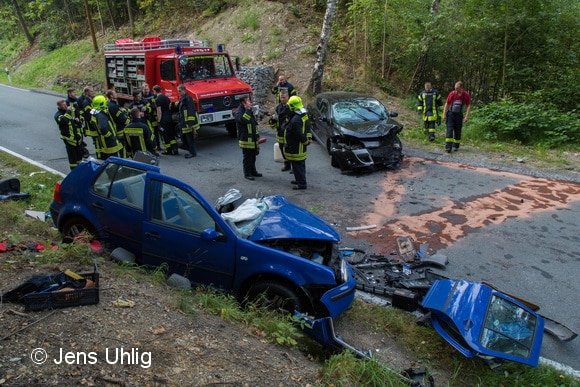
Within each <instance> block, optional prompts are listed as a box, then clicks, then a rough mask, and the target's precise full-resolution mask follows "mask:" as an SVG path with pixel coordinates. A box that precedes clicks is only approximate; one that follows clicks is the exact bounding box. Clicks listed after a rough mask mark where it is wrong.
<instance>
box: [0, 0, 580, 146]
mask: <svg viewBox="0 0 580 387" xmlns="http://www.w3.org/2000/svg"><path fill="white" fill-rule="evenodd" d="M248 1H249V0H240V1H235V0H187V1H182V0H172V1H169V0H155V1H153V0H126V1H117V2H116V1H112V0H27V1H24V0H11V1H4V2H1V3H0V17H2V20H4V23H2V25H0V36H1V38H0V44H1V46H2V47H3V48H4V50H2V51H3V52H4V54H1V53H0V64H3V65H5V67H9V66H10V65H11V61H12V60H14V57H13V56H12V57H11V56H10V55H11V53H14V52H17V51H18V50H17V49H15V48H18V47H20V48H21V49H24V48H26V46H27V45H29V44H30V43H33V44H35V45H38V46H40V47H42V48H44V49H45V50H48V51H50V50H54V49H57V48H58V47H60V46H62V45H64V44H68V43H70V42H73V41H74V40H76V39H79V38H86V37H87V36H89V33H90V31H89V28H88V27H87V9H88V11H89V13H90V15H91V20H92V22H93V25H94V29H96V30H97V31H104V30H107V29H118V28H119V27H120V26H121V25H126V24H127V23H129V20H137V21H139V20H148V22H149V23H151V24H150V25H153V26H154V27H155V24H157V25H163V24H169V23H170V20H171V18H172V16H171V15H175V14H176V13H179V14H180V15H189V16H190V17H191V18H192V19H197V18H200V19H202V18H209V17H213V16H216V15H219V14H220V13H223V12H227V11H228V9H229V8H231V7H234V6H240V5H241V6H243V5H244V3H246V2H248ZM279 2H280V3H283V4H284V5H285V6H286V7H287V8H288V17H293V18H296V19H297V20H298V21H299V22H300V23H303V24H305V25H309V27H312V29H314V30H318V31H319V30H320V24H321V20H322V15H324V11H325V9H326V5H327V2H326V1H325V0H308V1H298V0H280V1H279ZM313 15H314V16H313ZM579 31H580V2H579V1H569V0H443V1H442V0H339V1H338V2H337V15H336V18H335V21H334V25H333V28H332V33H331V40H330V44H329V49H330V52H331V55H334V56H335V58H336V57H338V58H340V60H341V61H344V63H348V66H349V68H350V70H351V75H350V77H351V79H349V80H348V81H347V82H345V83H344V85H345V88H348V87H350V88H354V89H356V88H357V85H360V84H365V83H367V84H368V83H373V84H376V85H378V86H379V87H380V88H381V89H383V90H384V91H386V92H388V93H390V94H395V95H399V96H409V95H415V94H416V93H418V91H420V90H421V89H422V85H423V83H424V82H425V81H430V82H432V83H433V84H434V85H435V86H436V87H437V88H438V89H439V90H440V92H441V94H442V95H443V96H446V95H447V92H448V91H450V90H451V89H452V88H453V84H454V83H455V81H457V80H462V81H463V82H464V84H465V86H466V89H467V90H468V91H469V92H470V93H471V94H472V98H473V100H474V103H475V104H476V105H477V106H478V107H479V109H477V114H474V115H473V116H474V118H477V119H475V120H474V125H481V132H482V135H483V136H486V138H488V139H489V140H494V139H496V140H504V141H512V140H515V141H517V142H521V143H524V144H526V143H529V144H541V145H545V146H549V147H554V146H559V145H577V144H578V143H580V141H579V140H580V128H579V127H578V122H579V121H580V120H579V119H578V118H580V117H579V111H580V109H579V104H578V100H577V90H579V89H580V78H579V74H580V71H578V70H579V66H578V56H579V54H580V32H579ZM30 38H31V39H32V42H31V41H30ZM27 40H28V42H27ZM7 47H8V48H11V49H8V50H6V48H7ZM327 71H328V69H327Z"/></svg>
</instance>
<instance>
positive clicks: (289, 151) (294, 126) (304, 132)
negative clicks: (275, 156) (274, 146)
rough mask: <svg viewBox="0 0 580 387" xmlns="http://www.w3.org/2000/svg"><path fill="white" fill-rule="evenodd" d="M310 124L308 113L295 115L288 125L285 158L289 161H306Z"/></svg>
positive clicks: (285, 137) (285, 136) (285, 135)
mask: <svg viewBox="0 0 580 387" xmlns="http://www.w3.org/2000/svg"><path fill="white" fill-rule="evenodd" d="M309 126H310V122H309V121H308V114H306V112H300V113H294V114H293V115H291V118H290V121H289V122H288V124H287V125H286V130H285V131H284V139H285V142H286V147H285V148H284V157H286V159H287V160H289V161H301V160H306V147H307V145H308V139H309V137H308V135H309V134H310V135H312V134H311V133H310V128H309Z"/></svg>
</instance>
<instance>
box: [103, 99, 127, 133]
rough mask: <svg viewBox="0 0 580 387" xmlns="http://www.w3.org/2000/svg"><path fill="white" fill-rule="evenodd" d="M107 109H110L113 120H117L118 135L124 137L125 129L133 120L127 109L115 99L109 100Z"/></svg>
mask: <svg viewBox="0 0 580 387" xmlns="http://www.w3.org/2000/svg"><path fill="white" fill-rule="evenodd" d="M107 109H109V115H110V116H111V117H112V118H113V121H115V126H116V128H117V136H119V137H123V129H124V128H125V126H127V125H128V124H129V122H131V119H130V118H129V115H128V114H127V110H126V109H125V108H122V107H121V106H119V104H118V103H117V101H113V100H108V101H107Z"/></svg>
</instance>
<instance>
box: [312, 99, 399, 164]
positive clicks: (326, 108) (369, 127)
mask: <svg viewBox="0 0 580 387" xmlns="http://www.w3.org/2000/svg"><path fill="white" fill-rule="evenodd" d="M308 114H309V116H310V119H311V122H312V134H313V136H314V138H315V139H316V140H317V141H318V142H319V143H320V144H321V145H322V146H324V147H325V148H326V150H327V152H328V154H329V155H330V162H331V165H332V166H333V167H337V168H340V169H341V170H342V171H352V170H359V169H362V168H369V167H371V168H375V167H384V168H388V169H396V168H399V167H400V165H401V161H402V158H403V145H402V143H401V140H400V139H399V136H398V134H399V133H400V132H401V130H403V125H401V124H400V123H398V122H397V121H395V120H393V119H392V117H397V113H396V112H391V113H389V112H388V111H387V109H386V108H385V107H384V106H383V105H382V104H381V103H380V102H379V101H378V100H376V99H375V98H373V97H370V96H367V95H364V94H359V93H352V92H343V91H333V92H326V93H321V94H318V95H317V96H316V98H315V100H314V101H313V102H312V103H310V104H309V105H308Z"/></svg>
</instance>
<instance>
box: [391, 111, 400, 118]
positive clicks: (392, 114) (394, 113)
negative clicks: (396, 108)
mask: <svg viewBox="0 0 580 387" xmlns="http://www.w3.org/2000/svg"><path fill="white" fill-rule="evenodd" d="M398 116H399V113H397V112H391V113H390V114H389V117H398Z"/></svg>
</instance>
